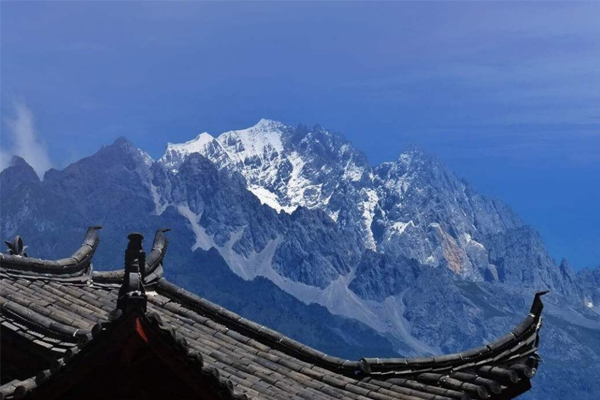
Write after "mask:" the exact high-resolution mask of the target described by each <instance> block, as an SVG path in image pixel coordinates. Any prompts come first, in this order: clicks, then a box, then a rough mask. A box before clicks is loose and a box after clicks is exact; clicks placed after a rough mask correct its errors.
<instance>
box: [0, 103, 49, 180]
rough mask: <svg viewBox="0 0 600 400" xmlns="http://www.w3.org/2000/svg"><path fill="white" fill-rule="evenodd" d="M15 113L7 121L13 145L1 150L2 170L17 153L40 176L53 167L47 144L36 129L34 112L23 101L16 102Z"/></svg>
mask: <svg viewBox="0 0 600 400" xmlns="http://www.w3.org/2000/svg"><path fill="white" fill-rule="evenodd" d="M14 108H15V115H14V117H13V118H11V119H9V120H8V121H7V125H8V129H7V131H6V132H7V133H8V135H7V136H8V139H9V142H10V143H11V144H12V147H11V148H10V149H9V150H8V151H6V150H0V170H1V169H4V168H6V167H7V166H8V163H9V162H10V157H11V156H12V155H17V156H20V157H23V158H24V159H25V161H27V163H29V165H31V167H32V168H33V169H34V170H35V172H36V173H37V174H38V176H39V177H40V178H42V177H43V176H44V172H46V171H47V170H49V169H50V168H52V162H51V161H50V157H49V156H48V149H47V147H46V144H45V143H44V142H43V140H41V139H40V138H39V137H38V133H37V131H36V130H35V125H34V123H35V119H34V117H33V113H32V112H31V110H30V109H29V107H27V105H26V104H25V103H23V102H15V103H14Z"/></svg>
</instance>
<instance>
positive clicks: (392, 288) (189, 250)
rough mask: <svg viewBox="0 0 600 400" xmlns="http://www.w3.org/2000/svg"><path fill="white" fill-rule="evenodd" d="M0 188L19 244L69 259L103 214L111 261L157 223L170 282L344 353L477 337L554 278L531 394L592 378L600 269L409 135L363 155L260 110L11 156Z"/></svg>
mask: <svg viewBox="0 0 600 400" xmlns="http://www.w3.org/2000/svg"><path fill="white" fill-rule="evenodd" d="M0 184H1V185H2V191H1V194H0V202H1V204H2V209H0V213H1V216H2V218H1V221H0V236H1V237H2V239H10V238H12V237H13V236H14V235H15V234H17V233H18V234H21V235H22V236H23V237H24V238H25V240H26V242H27V243H26V244H30V245H31V246H32V247H31V249H30V253H31V254H32V256H34V257H51V258H59V257H62V256H66V255H68V254H70V253H69V252H70V251H71V250H72V248H73V247H75V246H77V245H78V244H79V243H78V240H79V239H80V237H81V234H82V232H83V229H85V227H87V226H89V225H98V224H99V225H104V229H103V231H102V244H101V246H100V248H99V250H98V253H97V255H96V257H95V259H94V260H95V266H96V268H99V269H111V268H118V267H120V266H121V264H122V260H121V257H120V254H115V253H114V249H115V248H123V247H124V246H125V240H126V235H127V234H128V233H130V232H132V231H141V232H143V233H145V234H146V235H147V236H148V237H149V236H151V235H152V234H153V231H154V230H155V229H157V228H159V227H164V226H169V227H171V228H172V231H171V232H170V233H169V235H170V239H171V245H170V248H169V253H168V256H167V257H168V259H167V261H166V263H167V274H168V275H170V277H171V278H172V279H174V280H176V282H177V283H179V284H181V285H182V286H185V287H187V288H189V289H191V290H193V291H195V292H197V293H199V294H201V295H203V296H206V297H208V298H209V299H211V300H214V301H217V302H219V303H222V304H223V305H224V306H228V307H231V308H233V309H234V311H236V312H238V313H241V314H243V315H246V316H249V317H252V318H253V319H257V320H258V321H259V322H262V323H264V324H268V325H271V326H272V327H274V328H276V329H279V330H282V331H283V332H284V333H287V334H289V335H291V336H292V337H295V338H296V339H298V340H301V341H304V342H307V343H308V344H311V345H315V346H317V347H320V348H321V349H323V350H327V351H331V352H334V353H336V355H338V356H341V357H353V358H356V357H358V356H360V355H364V356H366V355H372V356H394V355H397V354H402V355H406V356H411V355H417V354H421V355H425V354H435V353H440V352H453V351H460V350H461V349H464V348H466V347H471V346H477V345H480V344H482V343H481V342H482V340H481V339H482V338H483V339H484V340H492V339H494V338H495V337H497V336H499V335H501V334H504V333H505V331H506V330H508V329H510V328H512V326H511V325H512V324H514V323H515V322H516V321H517V320H518V319H519V318H520V316H521V315H522V313H523V312H524V310H526V308H527V306H528V304H529V302H530V300H531V297H532V296H533V293H534V292H535V291H536V290H539V289H550V290H551V291H552V292H551V295H550V296H549V298H548V300H547V301H548V303H549V304H550V305H549V307H548V308H547V311H548V312H547V315H548V317H547V320H548V324H547V325H548V326H547V327H545V329H544V340H543V341H542V346H543V347H542V353H543V354H544V357H545V361H546V357H547V363H546V364H545V365H544V367H543V369H542V370H541V375H542V379H541V382H540V381H538V384H537V385H536V386H535V387H534V391H532V392H531V394H529V396H531V397H532V398H538V399H558V398H564V397H568V398H570V397H577V398H580V399H592V398H595V397H594V396H593V393H595V392H594V391H595V390H600V387H599V386H598V383H597V382H598V381H600V379H599V378H600V370H599V367H598V365H599V363H598V362H597V361H598V359H600V341H599V340H598V337H600V315H599V314H600V306H599V305H600V292H599V290H598V288H599V287H600V272H599V271H600V268H599V269H596V270H593V271H581V272H579V273H578V274H575V273H574V272H573V271H572V269H571V268H570V266H569V265H568V262H566V261H563V262H562V263H561V264H560V265H557V264H556V263H555V262H554V261H553V260H552V259H551V258H550V256H549V255H548V253H547V251H546V249H545V247H544V245H543V242H542V239H541V238H540V236H539V234H538V233H537V232H536V231H535V230H534V229H533V228H531V227H529V226H526V225H524V224H523V222H522V221H521V220H520V219H519V218H518V216H516V215H515V214H514V213H513V212H512V211H511V210H510V209H509V208H508V207H507V206H506V205H504V204H503V203H502V202H500V201H498V200H493V199H488V198H486V197H485V196H481V195H479V194H477V193H475V192H474V190H473V189H472V188H471V187H470V186H469V185H468V184H467V183H466V182H464V181H463V180H461V179H459V178H458V177H457V176H456V175H455V174H454V173H453V172H452V171H450V170H449V169H448V168H447V167H446V166H445V165H444V164H443V163H442V162H441V161H439V160H438V159H437V158H435V157H433V156H431V155H428V154H425V153H424V152H422V151H421V150H419V149H417V148H410V149H408V150H407V151H405V152H404V153H402V154H401V155H400V156H399V158H398V159H397V160H395V161H393V162H388V163H384V164H381V165H379V166H376V167H371V166H370V164H369V163H368V161H367V160H366V158H365V156H364V155H363V154H362V153H361V152H360V151H358V150H356V149H355V148H353V146H352V145H351V144H350V143H349V142H347V141H346V140H345V139H344V138H343V136H342V135H340V134H337V133H334V132H331V131H329V130H327V129H324V128H321V127H318V126H317V127H313V128H307V127H304V126H298V127H290V126H286V125H284V124H282V123H279V122H275V121H268V120H261V121H260V122H259V123H258V124H257V125H255V126H253V127H251V128H248V129H244V130H239V131H230V132H225V133H223V134H221V135H218V136H216V137H214V136H212V135H210V134H208V133H202V134H201V135H199V136H198V137H197V138H195V139H193V140H191V141H189V142H185V143H181V144H172V143H169V144H168V145H167V150H166V152H165V154H164V155H163V156H162V157H161V158H160V159H159V160H157V161H154V160H152V159H151V158H150V157H149V156H148V155H147V154H146V153H145V152H143V151H142V150H140V149H138V148H136V147H135V146H134V145H133V144H131V143H130V142H128V141H127V140H125V139H119V140H117V141H116V142H115V143H114V144H112V145H110V146H106V147H104V148H102V149H101V150H100V151H99V152H98V153H96V154H95V155H93V156H91V157H87V158H84V159H82V160H80V161H78V162H76V163H74V164H72V165H70V166H68V167H67V168H65V169H64V170H62V171H57V170H51V171H48V172H47V173H46V176H45V177H44V179H43V181H40V180H39V179H38V177H37V176H36V175H35V173H34V172H33V170H32V169H31V167H29V166H28V165H27V163H26V162H25V161H24V160H22V159H15V160H13V163H12V166H11V167H9V168H8V169H6V170H5V171H3V172H2V173H1V174H0ZM353 349H354V350H353ZM358 353H360V354H358ZM565 360H566V361H565ZM582 365H585V366H586V367H585V369H582V368H581V366H582ZM557 376H560V377H564V378H565V379H566V378H568V382H569V385H570V386H569V390H568V392H564V387H563V386H560V384H559V382H561V380H560V379H557ZM565 393H567V394H565ZM561 396H562V397H561Z"/></svg>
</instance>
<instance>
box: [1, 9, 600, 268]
mask: <svg viewBox="0 0 600 400" xmlns="http://www.w3.org/2000/svg"><path fill="white" fill-rule="evenodd" d="M0 7H1V9H0V18H1V27H0V29H1V32H0V33H1V39H0V40H1V41H0V57H1V58H0V64H1V70H0V72H1V74H0V85H1V97H0V101H1V104H0V110H1V114H2V121H1V127H2V136H1V141H0V149H1V151H2V155H3V156H4V157H2V159H4V160H6V155H8V154H11V153H15V152H16V153H22V154H25V153H26V154H25V155H26V156H29V158H30V159H32V160H34V161H31V160H29V161H30V162H32V163H34V164H35V165H36V168H38V169H39V170H43V169H46V168H48V167H49V166H54V167H57V168H62V167H64V166H66V165H68V163H70V162H72V161H75V160H77V159H79V158H81V157H83V156H86V155H89V154H91V153H93V152H95V151H96V150H97V149H98V148H99V147H100V146H101V145H105V144H109V143H111V142H112V141H113V140H114V139H115V138H117V137H119V136H125V137H127V138H129V139H130V140H132V141H133V142H134V143H135V144H136V145H138V146H139V147H141V148H143V149H145V150H147V151H148V152H149V153H150V154H151V155H152V156H155V157H158V156H160V155H161V153H162V152H163V150H164V147H165V144H166V143H167V142H168V141H171V142H178V141H184V140H189V139H190V138H192V137H194V136H195V135H196V134H198V133H200V132H202V131H208V132H211V133H213V134H218V133H220V132H222V131H225V130H229V129H236V128H243V127H247V126H250V125H253V124H254V123H256V122H257V121H258V120H259V119H260V118H263V117H264V118H271V119H277V120H282V121H284V122H288V123H296V122H302V123H305V124H309V125H311V124H314V123H319V124H321V125H323V126H326V127H328V128H330V129H333V130H337V131H340V132H342V133H344V134H345V135H346V137H347V138H348V139H350V140H351V141H352V142H353V143H354V144H355V145H356V146H357V147H358V148H360V149H362V150H363V151H364V152H365V153H366V154H367V156H368V157H369V159H370V160H371V162H372V163H373V164H377V163H380V162H382V161H388V160H392V159H394V158H396V157H397V156H398V155H399V154H400V152H401V151H402V149H403V148H405V147H406V146H407V145H409V144H417V145H420V146H421V147H423V148H424V149H426V150H427V151H430V152H432V153H435V154H437V155H439V156H440V158H441V159H442V160H444V161H445V162H446V163H447V164H449V165H450V166H451V167H452V168H453V169H454V170H455V171H456V172H457V173H458V174H459V175H460V176H462V177H464V178H465V179H467V180H468V181H469V182H471V183H472V184H473V186H474V187H475V188H476V189H478V190H479V191H480V192H482V193H484V194H487V195H490V196H494V197H499V198H501V199H503V200H505V201H506V202H507V203H508V204H509V205H511V206H512V207H513V208H514V209H515V210H516V211H517V212H518V213H519V214H520V215H521V217H522V218H523V219H524V220H525V221H526V222H528V223H530V224H532V225H534V226H535V227H536V228H537V229H538V230H539V231H540V232H541V234H542V236H543V238H544V240H545V242H546V244H547V245H548V248H549V250H550V252H551V254H552V256H553V257H555V258H557V259H560V258H562V257H566V258H567V259H569V260H570V261H571V263H572V264H573V265H574V266H575V267H576V268H581V267H593V266H596V265H599V264H600V208H599V207H598V204H600V24H598V22H597V21H598V20H600V3H593V2H589V3H578V2H577V3H575V2H561V3H559V2H551V3H542V2H530V3H518V2H504V3H496V2H477V3H475V2H456V3H454V2H420V3H412V2H395V3H392V2H386V3H346V2H326V3H320V2H303V3H294V2H284V3H273V2H262V3H254V2H241V3H234V2H225V3H199V2H186V3H179V2H176V3H173V2H162V3H158V2H148V3H144V2H79V3H76V2H42V3H34V2H2V4H1V5H0ZM34 144H35V145H34Z"/></svg>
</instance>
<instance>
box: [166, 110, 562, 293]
mask: <svg viewBox="0 0 600 400" xmlns="http://www.w3.org/2000/svg"><path fill="white" fill-rule="evenodd" d="M190 154H201V155H203V156H205V157H206V158H208V159H209V160H211V161H212V162H213V164H214V165H216V166H217V168H219V169H220V170H228V171H230V172H237V173H239V174H241V175H242V176H243V177H244V178H245V180H246V187H247V190H249V191H250V192H251V193H253V194H254V195H255V196H256V197H257V198H258V199H259V200H260V202H261V203H262V204H266V205H268V206H269V207H271V208H273V209H274V210H276V211H277V212H285V213H288V214H289V213H292V212H293V211H294V210H295V209H297V208H298V207H305V208H308V209H313V210H314V209H320V210H322V211H324V212H325V213H326V214H327V215H328V216H329V217H330V218H331V219H332V220H333V221H335V222H336V223H337V225H339V226H341V227H346V228H349V229H352V230H354V231H355V233H356V235H357V236H358V237H359V241H360V246H361V247H362V248H366V249H371V250H374V251H377V252H380V253H382V252H393V253H394V254H399V255H402V256H405V257H408V258H412V259H415V260H417V261H419V262H420V263H422V264H426V265H430V266H433V267H438V266H443V267H446V268H449V269H451V270H452V271H453V272H454V273H456V274H458V275H460V276H462V277H466V278H468V279H471V280H475V281H480V280H488V281H504V280H506V279H512V278H511V277H510V276H509V275H510V271H505V269H503V268H504V267H503V265H496V264H493V263H490V262H489V257H488V256H489V251H488V249H486V244H485V243H484V242H485V241H486V240H490V238H491V237H494V236H493V235H495V234H498V233H503V232H508V231H510V230H513V229H517V228H520V227H522V226H523V223H522V222H521V221H520V219H519V218H518V217H517V216H516V215H515V214H514V213H513V212H512V211H511V210H510V209H509V208H508V207H506V206H505V205H504V204H503V203H502V202H499V201H496V200H491V199H487V198H485V197H483V196H480V195H478V194H477V193H475V192H474V191H473V190H472V189H471V188H470V187H469V186H468V184H466V183H465V182H463V181H462V180H460V179H459V178H458V177H456V176H455V175H454V174H453V173H452V172H451V171H450V170H449V169H448V168H447V167H446V166H444V165H443V164H442V163H441V162H439V161H438V160H437V159H435V158H434V157H431V156H429V155H426V154H424V153H423V152H422V151H420V150H419V149H416V148H412V149H409V150H407V151H406V152H404V153H403V154H401V155H400V156H399V158H398V159H397V160H396V161H394V162H388V163H384V164H382V165H379V166H377V167H375V168H372V167H371V166H370V165H369V164H368V162H367V160H366V158H365V156H364V155H363V154H362V153H361V152H360V151H358V150H356V149H355V148H354V147H353V146H352V145H351V144H350V143H348V142H347V141H346V140H345V139H344V138H343V137H342V136H341V135H339V134H336V133H334V132H331V131H328V130H326V129H323V128H321V127H318V126H317V127H314V128H312V129H309V128H306V127H302V126H300V127H296V128H294V127H290V126H286V125H284V124H282V123H280V122H276V121H270V120H264V119H263V120H261V121H259V123H258V124H256V125H255V126H253V127H251V128H248V129H244V130H238V131H230V132H225V133H222V134H220V135H218V136H217V137H216V138H215V137H212V136H211V135H209V134H208V133H202V134H200V135H199V136H198V137H197V138H196V139H194V140H191V141H189V142H186V143H181V144H171V143H169V144H168V146H167V150H166V152H165V154H164V156H163V157H162V158H161V159H160V160H159V161H158V163H159V164H160V165H161V166H162V167H163V168H164V169H165V170H166V171H168V173H170V174H173V175H177V174H178V170H179V167H180V165H181V163H182V162H183V161H184V160H185V159H186V157H189V155H190ZM499 269H500V271H499ZM506 272H508V274H507V273H506ZM532 279H533V278H532ZM553 279H554V278H552V277H550V276H536V277H535V282H534V281H532V282H531V283H532V284H539V285H551V284H556V283H557V282H554V281H553Z"/></svg>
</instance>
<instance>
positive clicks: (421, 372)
mask: <svg viewBox="0 0 600 400" xmlns="http://www.w3.org/2000/svg"><path fill="white" fill-rule="evenodd" d="M165 232H166V231H165V230H160V231H158V232H157V234H156V237H155V240H154V245H153V249H152V251H151V252H150V253H149V254H148V256H147V257H146V261H145V263H144V265H145V267H144V268H143V271H142V272H141V273H140V274H133V275H131V276H134V275H135V276H140V275H141V276H143V279H142V280H141V281H140V283H143V285H142V286H143V288H144V290H145V298H146V300H145V306H146V307H147V314H146V316H147V317H148V319H149V321H151V322H152V321H154V322H155V323H156V324H155V325H156V326H157V327H158V328H157V329H160V330H161V331H168V332H169V334H170V335H171V336H172V340H173V343H176V344H177V345H178V346H179V348H180V349H181V350H182V351H185V352H186V354H187V353H189V354H192V358H196V359H198V358H199V359H201V360H202V368H203V370H204V371H205V372H206V371H213V372H210V373H211V374H213V375H214V376H216V378H215V379H217V382H220V384H221V385H224V386H223V388H226V389H227V393H229V394H230V395H234V394H235V395H236V396H242V395H245V396H247V397H249V398H257V399H317V400H318V399H357V400H367V399H377V400H391V399H403V400H417V399H429V400H449V399H469V398H472V399H477V398H483V399H486V398H488V399H497V400H499V399H511V398H514V397H516V396H517V395H519V394H521V393H522V392H524V391H526V390H528V389H529V387H530V382H529V380H530V378H531V377H533V375H534V374H535V372H536V368H537V366H538V356H537V354H536V350H537V344H538V340H539V336H538V333H539V330H540V327H541V311H542V308H543V305H542V302H541V299H540V297H541V295H542V294H543V293H538V294H536V296H535V300H534V302H533V305H532V308H531V310H530V313H529V314H528V315H527V316H526V318H525V319H524V320H523V322H522V323H521V324H519V325H518V326H517V327H516V328H515V329H513V330H512V331H511V332H509V333H508V334H507V335H506V336H504V337H502V338H500V339H498V340H496V341H494V342H492V343H489V344H488V345H486V346H483V347H480V348H477V349H472V350H468V351H464V352H461V353H456V354H450V355H443V356H434V357H425V358H408V359H406V358H397V359H378V358H365V359H361V360H356V361H350V360H343V359H339V358H336V357H332V356H329V355H326V354H324V353H322V352H320V351H318V350H315V349H312V348H310V347H308V346H305V345H303V344H301V343H298V342H297V341H294V340H293V339H290V338H288V337H286V336H284V335H282V334H280V333H278V332H275V331H273V330H271V329H269V328H267V327H264V326H261V325H259V324H256V323H254V322H252V321H248V320H246V319H244V318H243V317H241V316H239V315H237V314H235V313H233V312H231V311H228V310H226V309H224V308H222V307H219V306H218V305H216V304H214V303H211V302H210V301H208V300H205V299H202V298H200V297H199V296H197V295H194V294H192V293H190V292H187V291H186V290H184V289H182V288H180V287H177V286H176V285H174V284H172V283H170V282H168V281H167V280H166V279H165V278H163V277H162V259H163V256H164V254H165V250H166V247H167V240H166V237H165ZM97 244H98V238H97V229H96V228H90V230H88V233H87V235H86V240H85V242H84V245H83V246H82V248H80V249H79V250H78V251H77V252H76V254H75V255H74V256H73V257H71V258H70V259H73V260H75V261H74V263H71V264H69V266H70V267H69V269H66V270H65V269H62V270H61V268H62V266H61V261H62V260H59V261H58V262H45V261H43V262H38V261H37V260H36V261H35V262H34V263H32V262H31V259H30V260H27V259H26V258H24V257H18V256H6V255H2V256H1V257H0V263H1V264H0V276H1V277H2V285H0V311H1V317H0V319H1V326H2V332H3V333H7V334H9V335H11V336H13V337H19V338H21V339H25V340H27V341H29V342H31V344H32V346H34V347H35V348H38V349H39V350H40V351H46V352H47V353H49V354H53V355H54V358H55V359H57V360H58V361H56V363H58V364H60V365H61V366H62V365H63V364H65V363H68V362H69V360H70V359H71V358H73V355H74V354H75V353H77V352H78V350H80V349H82V351H83V350H85V348H86V346H88V345H89V343H93V342H94V341H95V340H96V338H95V337H94V332H96V331H98V330H99V329H101V328H102V326H103V325H102V324H103V323H106V322H107V321H108V320H109V315H110V314H111V312H113V311H114V310H115V309H117V304H118V303H117V300H118V298H119V296H120V295H119V292H120V291H121V297H122V296H123V293H126V292H127V288H125V289H123V287H125V286H127V285H126V284H124V283H123V282H124V281H128V279H125V277H126V275H127V274H125V273H124V271H118V272H92V268H91V264H90V262H89V261H90V260H91V256H92V255H93V252H94V250H95V248H96V246H97ZM70 259H67V260H70ZM63 264H65V263H63ZM40 265H43V268H42V267H38V266H40ZM33 266H36V267H35V268H34V267H33ZM76 266H77V267H76ZM135 276H134V277H135ZM131 284H132V283H131V282H130V283H129V285H131ZM158 321H160V323H158ZM196 354H197V355H196ZM61 362H62V364H61ZM55 370H57V371H58V370H60V368H56V367H55ZM51 373H52V371H42V372H40V374H38V376H37V377H32V378H29V379H26V380H22V381H13V382H8V383H6V384H4V385H2V386H1V387H0V399H2V398H6V399H11V398H19V397H23V396H25V395H27V393H30V392H31V393H35V388H36V387H37V386H38V385H40V384H42V383H43V382H45V381H46V379H47V378H48V375H49V374H51Z"/></svg>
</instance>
